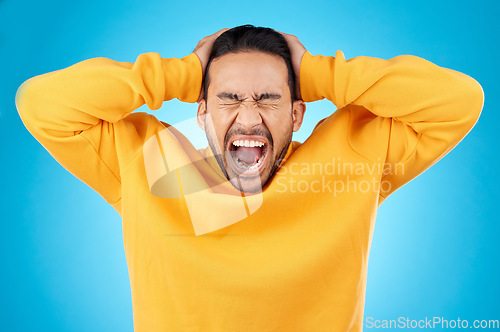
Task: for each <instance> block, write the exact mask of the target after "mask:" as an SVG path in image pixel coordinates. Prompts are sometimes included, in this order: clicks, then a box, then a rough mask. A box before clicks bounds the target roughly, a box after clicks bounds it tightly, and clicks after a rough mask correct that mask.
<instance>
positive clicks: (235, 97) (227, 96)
mask: <svg viewBox="0 0 500 332" xmlns="http://www.w3.org/2000/svg"><path fill="white" fill-rule="evenodd" d="M217 97H219V98H221V99H231V100H236V101H240V100H242V98H241V97H240V96H238V95H237V94H236V93H231V92H221V93H219V94H217ZM280 98H281V95H280V94H277V93H268V92H266V93H262V94H260V96H259V97H258V98H257V99H254V100H256V101H258V100H262V99H280Z"/></svg>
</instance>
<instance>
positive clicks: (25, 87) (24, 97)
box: [15, 79, 32, 127]
mask: <svg viewBox="0 0 500 332" xmlns="http://www.w3.org/2000/svg"><path fill="white" fill-rule="evenodd" d="M31 90H32V89H31V79H28V80H26V81H24V82H23V84H21V86H20V87H19V88H18V89H17V92H16V97H15V103H16V109H17V113H18V114H19V116H20V117H21V120H22V121H23V123H24V125H25V126H26V127H27V125H28V122H29V120H28V118H29V117H30V116H29V113H30V111H31V109H32V108H31V107H30V101H31V99H32V98H31V94H32V93H31Z"/></svg>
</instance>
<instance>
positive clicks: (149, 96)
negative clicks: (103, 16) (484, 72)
mask: <svg viewBox="0 0 500 332" xmlns="http://www.w3.org/2000/svg"><path fill="white" fill-rule="evenodd" d="M202 84H203V86H202ZM172 98H178V99H179V100H181V101H186V102H195V101H198V102H199V106H198V113H197V121H198V124H199V126H200V127H201V128H202V129H203V130H204V131H205V132H206V135H207V139H208V142H209V147H207V148H206V149H201V150H196V149H195V148H194V147H193V145H192V144H191V143H190V142H189V140H188V139H187V138H186V137H185V136H184V135H182V134H181V133H180V132H179V131H177V130H176V129H175V128H174V127H173V126H171V125H169V124H166V123H163V122H160V121H158V120H157V119H156V118H155V117H154V116H152V115H149V114H147V113H133V114H131V113H132V111H133V110H135V109H137V108H138V107H140V106H141V105H143V104H147V105H148V107H149V108H150V109H152V110H156V109H158V108H160V107H161V105H162V103H163V101H165V100H170V99H172ZM323 98H327V99H328V100H330V101H332V102H333V104H335V105H336V106H337V108H338V109H337V111H335V112H334V113H333V114H332V115H330V116H329V117H327V118H325V119H323V120H321V121H320V122H319V123H318V124H317V125H316V127H315V129H314V131H313V133H312V134H311V136H310V137H309V138H308V139H307V140H306V141H305V142H304V143H299V142H295V141H291V137H292V132H293V131H297V130H298V129H299V128H300V126H301V124H302V121H303V117H304V114H305V104H304V102H312V101H315V100H319V99H323ZM16 102H17V107H18V110H19V113H20V115H21V118H22V120H23V122H24V124H25V125H26V127H27V128H28V130H29V131H30V132H31V133H32V134H33V135H34V137H35V138H36V139H37V140H38V141H40V143H41V144H43V146H44V147H45V148H46V149H47V150H48V151H49V152H50V153H51V154H52V155H53V156H54V157H55V158H56V159H57V160H58V161H59V162H60V163H61V165H63V166H64V167H66V168H67V169H68V170H69V171H71V172H72V173H73V174H74V175H75V176H77V177H78V178H79V179H81V180H82V181H84V182H85V183H87V184H88V185H89V186H91V187H92V188H94V189H95V190H96V191H97V192H98V193H99V194H101V195H102V196H103V197H104V198H105V199H106V200H107V202H109V203H110V204H111V205H112V206H113V207H114V208H115V209H116V211H117V212H118V213H119V214H120V215H121V216H122V219H123V233H124V245H125V252H126V257H127V264H128V268H129V273H130V282H131V289H132V302H133V308H134V326H135V330H136V331H360V330H362V321H363V308H364V297H365V286H366V274H367V264H368V255H369V249H370V244H371V237H372V234H373V227H374V223H375V216H376V211H377V208H378V206H379V205H380V204H381V203H382V202H383V201H384V200H385V199H386V198H387V197H388V196H389V195H390V194H391V193H392V192H394V191H395V190H396V189H397V188H399V187H401V186H402V185H403V184H404V183H406V182H408V181H410V180H411V179H413V178H414V177H415V176H417V175H418V174H420V173H421V172H423V171H424V170H425V169H427V168H428V167H430V166H431V165H432V164H433V163H435V162H436V161H437V160H439V159H440V158H442V157H443V156H444V155H445V154H446V153H448V152H449V151H450V150H451V149H452V148H453V147H454V146H455V145H456V144H458V142H459V141H460V140H461V139H462V138H463V137H464V136H465V135H466V134H467V133H468V132H469V131H470V130H471V128H472V127H473V126H474V124H475V123H476V121H477V119H478V117H479V115H480V112H481V109H482V105H483V92H482V89H481V87H480V85H479V84H478V83H477V82H476V81H474V80H473V79H472V78H470V77H468V76H466V75H464V74H461V73H458V72H456V71H453V70H450V69H446V68H441V67H439V66H436V65H434V64H432V63H430V62H428V61H426V60H423V59H420V58H418V57H414V56H408V55H405V56H399V57H396V58H393V59H390V60H382V59H376V58H369V57H356V58H353V59H350V60H348V61H346V60H345V59H344V55H343V54H342V52H340V51H339V52H337V53H336V56H335V57H332V56H330V57H323V56H319V55H316V56H313V55H311V54H310V53H309V52H307V51H306V49H305V48H304V46H303V45H302V44H301V43H300V42H299V41H298V39H297V38H296V37H294V36H291V35H287V34H280V33H278V32H276V31H274V30H271V29H267V28H256V27H253V26H241V27H236V28H233V29H230V30H228V29H223V30H221V31H219V32H217V33H216V34H214V35H211V36H208V37H206V38H204V39H202V40H201V41H200V42H199V43H198V45H197V47H196V49H195V51H194V52H193V53H192V54H190V55H188V56H186V57H184V58H182V59H176V58H172V59H164V58H161V57H160V55H159V54H158V53H146V54H141V55H140V56H139V57H138V58H137V60H136V62H135V63H127V62H116V61H113V60H110V59H106V58H95V59H89V60H86V61H82V62H80V63H77V64H75V65H73V66H71V67H68V68H66V69H62V70H59V71H56V72H52V73H48V74H45V75H41V76H37V77H34V78H32V79H30V80H28V81H27V82H25V83H24V84H23V85H22V86H21V88H20V89H19V91H18V94H17V98H16Z"/></svg>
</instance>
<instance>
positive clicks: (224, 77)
mask: <svg viewBox="0 0 500 332" xmlns="http://www.w3.org/2000/svg"><path fill="white" fill-rule="evenodd" d="M209 75H210V86H209V90H212V91H213V92H217V91H220V90H225V91H226V90H227V91H231V92H235V93H238V92H240V93H245V92H251V91H263V90H265V91H266V92H269V91H272V90H275V91H283V90H286V89H288V69H287V67H286V65H285V61H283V59H281V57H279V56H277V55H271V54H267V53H262V52H240V53H230V54H225V55H223V56H221V57H220V58H217V59H216V60H214V61H213V62H212V64H211V65H210V73H209Z"/></svg>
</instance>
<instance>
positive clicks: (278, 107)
mask: <svg viewBox="0 0 500 332" xmlns="http://www.w3.org/2000/svg"><path fill="white" fill-rule="evenodd" d="M209 72H210V85H209V88H208V91H207V101H205V100H202V101H201V102H200V105H199V107H198V123H199V125H200V127H201V128H202V129H203V130H205V132H206V135H207V139H208V142H209V144H210V147H211V149H212V151H213V153H214V155H215V156H216V158H217V161H218V163H219V165H220V167H221V168H222V170H223V171H224V172H225V174H226V177H227V178H228V179H230V180H231V183H232V184H233V186H234V187H235V188H237V189H238V190H240V191H242V192H247V193H255V192H259V191H260V190H261V189H262V187H263V186H264V185H265V184H266V183H267V181H268V180H269V178H270V177H271V176H272V175H273V174H274V172H275V171H276V169H277V167H278V166H279V164H280V162H281V159H282V158H283V157H284V156H285V154H286V152H287V148H288V146H289V144H290V141H291V139H292V131H297V130H298V129H299V128H300V125H301V123H302V116H303V113H304V111H305V104H304V102H302V101H296V102H294V103H292V101H291V96H290V88H289V86H288V71H287V67H286V65H285V62H284V61H283V60H282V59H281V58H280V57H278V56H274V55H270V54H266V53H261V52H241V53H236V54H226V55H223V56H222V57H220V58H217V59H216V60H214V61H212V63H211V66H210V69H209Z"/></svg>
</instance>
